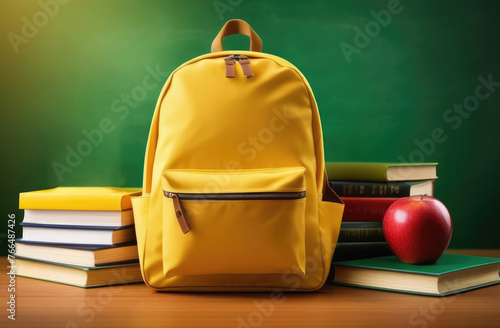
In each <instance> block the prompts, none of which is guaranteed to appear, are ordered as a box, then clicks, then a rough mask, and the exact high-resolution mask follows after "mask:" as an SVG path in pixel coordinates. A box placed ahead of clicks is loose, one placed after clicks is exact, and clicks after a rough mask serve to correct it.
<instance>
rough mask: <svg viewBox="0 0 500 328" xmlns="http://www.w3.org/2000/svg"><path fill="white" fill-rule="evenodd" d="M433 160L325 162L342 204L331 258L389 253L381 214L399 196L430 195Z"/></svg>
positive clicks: (343, 258)
mask: <svg viewBox="0 0 500 328" xmlns="http://www.w3.org/2000/svg"><path fill="white" fill-rule="evenodd" d="M436 166H437V163H418V164H412V163H346V162H341V163H340V162H327V163H326V169H327V172H328V177H329V179H330V181H329V183H330V186H331V187H332V189H333V190H334V191H335V192H336V193H337V195H339V196H340V198H341V199H342V201H343V202H344V204H345V209H344V216H343V218H342V225H341V230H340V235H339V240H338V243H337V247H336V249H335V253H334V258H333V259H334V261H346V260H355V259H364V258H371V257H377V256H384V255H391V254H392V252H391V250H390V248H389V246H388V245H387V243H386V242H385V239H384V233H383V229H382V221H383V219H384V214H385V212H386V210H387V209H388V208H389V206H390V205H391V204H392V203H394V202H395V201H396V200H398V199H399V198H401V197H407V196H414V195H428V196H433V194H434V181H435V179H437V176H436Z"/></svg>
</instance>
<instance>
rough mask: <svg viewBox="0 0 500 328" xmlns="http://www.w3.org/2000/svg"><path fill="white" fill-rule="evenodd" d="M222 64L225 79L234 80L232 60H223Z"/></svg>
mask: <svg viewBox="0 0 500 328" xmlns="http://www.w3.org/2000/svg"><path fill="white" fill-rule="evenodd" d="M224 62H225V63H226V77H229V78H234V76H235V73H234V60H231V59H225V60H224Z"/></svg>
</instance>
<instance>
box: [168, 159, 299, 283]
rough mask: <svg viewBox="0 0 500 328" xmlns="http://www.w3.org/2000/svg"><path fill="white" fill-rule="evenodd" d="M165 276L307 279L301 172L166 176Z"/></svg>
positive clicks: (203, 172)
mask: <svg viewBox="0 0 500 328" xmlns="http://www.w3.org/2000/svg"><path fill="white" fill-rule="evenodd" d="M162 187H163V192H164V200H163V250H162V251H163V271H164V274H165V276H166V277H174V276H177V275H200V274H276V273H284V272H289V273H296V274H304V272H305V204H306V202H305V196H306V182H305V169H304V168H302V167H297V168H269V169H242V170H166V171H164V172H163V176H162Z"/></svg>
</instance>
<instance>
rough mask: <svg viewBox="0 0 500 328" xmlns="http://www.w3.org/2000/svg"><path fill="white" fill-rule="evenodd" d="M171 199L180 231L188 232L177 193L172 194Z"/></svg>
mask: <svg viewBox="0 0 500 328" xmlns="http://www.w3.org/2000/svg"><path fill="white" fill-rule="evenodd" d="M172 200H173V201H174V209H175V216H176V217H177V222H179V226H180V227H181V230H182V233H184V234H186V233H188V232H189V226H188V224H187V221H186V217H185V216H184V213H183V212H182V207H181V202H180V201H179V197H178V196H177V195H175V194H174V195H173V196H172Z"/></svg>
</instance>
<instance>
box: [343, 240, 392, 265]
mask: <svg viewBox="0 0 500 328" xmlns="http://www.w3.org/2000/svg"><path fill="white" fill-rule="evenodd" d="M386 255H392V252H391V249H390V248H389V245H388V244H387V243H385V242H373V243H337V246H336V247H335V253H334V254H333V261H334V262H337V261H350V260H360V259H367V258H371V257H378V256H386Z"/></svg>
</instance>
